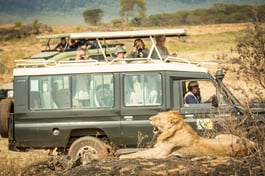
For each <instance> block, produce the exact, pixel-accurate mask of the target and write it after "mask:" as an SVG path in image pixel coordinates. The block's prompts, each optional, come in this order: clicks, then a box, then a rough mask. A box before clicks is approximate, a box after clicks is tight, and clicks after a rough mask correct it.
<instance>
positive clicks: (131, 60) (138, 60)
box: [109, 58, 152, 64]
mask: <svg viewBox="0 0 265 176" xmlns="http://www.w3.org/2000/svg"><path fill="white" fill-rule="evenodd" d="M150 62H152V59H151V58H126V59H113V60H111V61H110V62H109V63H110V64H114V63H150Z"/></svg>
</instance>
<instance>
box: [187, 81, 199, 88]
mask: <svg viewBox="0 0 265 176" xmlns="http://www.w3.org/2000/svg"><path fill="white" fill-rule="evenodd" d="M189 86H190V87H194V86H199V84H198V82H197V81H191V82H189Z"/></svg>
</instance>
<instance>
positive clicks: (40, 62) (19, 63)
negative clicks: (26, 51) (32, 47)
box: [15, 59, 56, 67]
mask: <svg viewBox="0 0 265 176" xmlns="http://www.w3.org/2000/svg"><path fill="white" fill-rule="evenodd" d="M15 63H16V67H46V66H55V65H56V61H55V60H45V59H21V60H15Z"/></svg>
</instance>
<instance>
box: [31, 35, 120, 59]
mask: <svg viewBox="0 0 265 176" xmlns="http://www.w3.org/2000/svg"><path fill="white" fill-rule="evenodd" d="M75 34H78V33H75ZM82 34H83V33H80V35H78V38H76V37H74V36H72V33H64V34H51V35H43V36H37V39H39V40H46V41H47V43H46V45H45V48H44V49H43V50H42V51H41V52H40V53H37V54H35V55H32V56H31V57H30V58H29V59H46V60H47V59H50V60H55V61H63V60H70V59H73V58H75V56H76V50H77V48H78V47H80V46H83V45H90V48H89V49H88V50H87V55H88V56H89V57H90V58H93V59H97V60H104V57H103V55H102V53H104V54H105V55H107V56H111V55H113V54H114V52H115V47H116V46H117V45H121V46H123V44H122V43H113V44H100V45H98V43H97V42H96V41H95V38H94V39H87V38H85V36H82ZM84 34H85V33H84ZM61 38H65V40H66V43H67V44H66V46H65V48H63V49H62V50H61V51H57V50H56V49H55V47H56V45H57V44H58V42H59V40H60V39H61ZM71 41H75V46H74V47H71V46H70V44H71ZM100 47H101V48H100Z"/></svg>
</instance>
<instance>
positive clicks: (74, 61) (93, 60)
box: [58, 59, 99, 66]
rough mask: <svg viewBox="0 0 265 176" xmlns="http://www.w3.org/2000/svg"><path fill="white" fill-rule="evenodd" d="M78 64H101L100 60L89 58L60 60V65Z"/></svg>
mask: <svg viewBox="0 0 265 176" xmlns="http://www.w3.org/2000/svg"><path fill="white" fill-rule="evenodd" d="M76 64H82V65H83V64H99V62H98V61H97V60H95V59H89V60H69V61H59V62H58V65H59V66H64V65H67V66H69V65H76Z"/></svg>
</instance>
